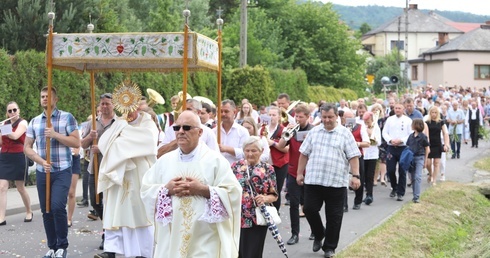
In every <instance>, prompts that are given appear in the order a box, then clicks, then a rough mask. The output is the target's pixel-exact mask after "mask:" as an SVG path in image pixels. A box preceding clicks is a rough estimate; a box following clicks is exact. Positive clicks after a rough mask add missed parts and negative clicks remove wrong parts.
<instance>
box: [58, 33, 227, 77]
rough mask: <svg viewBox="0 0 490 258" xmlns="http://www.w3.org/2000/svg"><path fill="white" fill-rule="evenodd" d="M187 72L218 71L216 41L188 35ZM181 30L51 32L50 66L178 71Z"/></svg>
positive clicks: (182, 35) (97, 70) (180, 55)
mask: <svg viewBox="0 0 490 258" xmlns="http://www.w3.org/2000/svg"><path fill="white" fill-rule="evenodd" d="M188 35H189V36H188V37H189V38H188V42H189V46H188V49H189V50H188V69H189V71H218V64H219V60H218V59H219V49H218V43H217V42H216V41H215V40H212V39H210V38H208V37H206V36H203V35H201V34H198V33H194V32H190V33H189V34H188ZM183 54H184V33H178V32H173V33H167V32H158V33H141V32H139V33H85V34H53V56H52V57H53V59H52V60H53V61H52V62H53V63H52V64H53V67H54V68H56V69H64V70H75V71H79V72H85V71H95V72H101V71H125V70H131V71H156V72H172V71H182V65H183V62H182V60H183Z"/></svg>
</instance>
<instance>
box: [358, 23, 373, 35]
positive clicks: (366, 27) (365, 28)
mask: <svg viewBox="0 0 490 258" xmlns="http://www.w3.org/2000/svg"><path fill="white" fill-rule="evenodd" d="M369 31H371V26H369V24H367V23H366V22H364V23H363V24H362V25H361V27H360V28H359V30H357V31H356V33H355V35H356V38H358V39H360V38H361V37H362V35H364V34H366V33H368V32H369Z"/></svg>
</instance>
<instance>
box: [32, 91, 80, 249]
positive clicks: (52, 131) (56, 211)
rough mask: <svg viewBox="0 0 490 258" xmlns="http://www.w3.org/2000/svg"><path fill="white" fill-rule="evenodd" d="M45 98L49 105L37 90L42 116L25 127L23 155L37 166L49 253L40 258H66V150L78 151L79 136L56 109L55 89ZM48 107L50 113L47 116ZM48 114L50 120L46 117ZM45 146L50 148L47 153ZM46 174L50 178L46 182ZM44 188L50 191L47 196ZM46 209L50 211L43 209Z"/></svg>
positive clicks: (65, 114) (68, 168) (68, 171)
mask: <svg viewBox="0 0 490 258" xmlns="http://www.w3.org/2000/svg"><path fill="white" fill-rule="evenodd" d="M49 95H51V100H50V101H48V88H47V87H44V88H43V89H42V90H41V106H42V107H43V109H44V112H43V113H42V114H40V115H39V116H37V117H35V118H33V119H32V120H31V122H30V123H29V126H28V128H27V132H26V140H25V144H24V152H25V154H26V156H27V157H29V159H31V160H32V161H34V162H36V163H37V166H36V182H37V184H36V186H37V191H38V195H39V203H40V205H41V211H42V213H43V223H44V230H45V232H46V237H47V239H48V247H49V249H50V250H49V251H48V252H47V253H46V255H45V256H44V257H57V258H58V257H60V258H62V257H66V254H67V251H66V248H67V247H68V224H67V214H66V202H67V198H68V190H69V189H70V185H71V177H72V171H71V164H72V160H71V159H72V155H71V149H70V148H79V147H80V135H79V133H78V124H77V121H76V120H75V118H74V117H73V115H72V114H70V113H68V112H65V111H61V110H58V109H57V108H56V103H57V102H58V97H57V94H56V89H55V88H53V87H51V94H49ZM48 107H49V110H50V111H51V110H52V113H51V112H47V111H48ZM49 113H51V116H49V117H48V116H47V114H49ZM48 121H51V122H50V123H48ZM49 125H51V127H49ZM34 141H35V142H36V146H37V150H36V151H34V149H33V144H34ZM48 143H49V144H48ZM46 146H50V148H49V149H47V148H46ZM48 155H49V156H48ZM48 174H51V176H50V177H49V178H48V177H47V175H48ZM47 188H48V189H50V191H48V192H47V191H46V189H47ZM50 196H51V198H50ZM48 205H49V206H50V207H51V208H50V209H47V207H46V206H48Z"/></svg>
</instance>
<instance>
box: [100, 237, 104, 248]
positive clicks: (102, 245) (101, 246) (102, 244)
mask: <svg viewBox="0 0 490 258" xmlns="http://www.w3.org/2000/svg"><path fill="white" fill-rule="evenodd" d="M104 241H105V239H103V238H102V242H100V245H99V250H104Z"/></svg>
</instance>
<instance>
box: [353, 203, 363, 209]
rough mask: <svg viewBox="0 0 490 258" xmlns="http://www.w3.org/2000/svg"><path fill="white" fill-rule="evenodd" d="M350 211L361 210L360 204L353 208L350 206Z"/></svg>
mask: <svg viewBox="0 0 490 258" xmlns="http://www.w3.org/2000/svg"><path fill="white" fill-rule="evenodd" d="M352 209H353V210H360V209H361V204H354V206H352Z"/></svg>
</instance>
